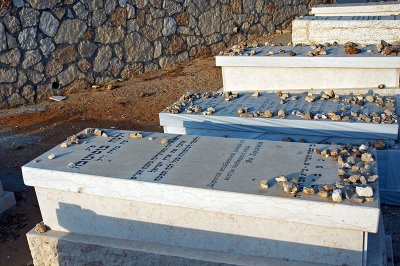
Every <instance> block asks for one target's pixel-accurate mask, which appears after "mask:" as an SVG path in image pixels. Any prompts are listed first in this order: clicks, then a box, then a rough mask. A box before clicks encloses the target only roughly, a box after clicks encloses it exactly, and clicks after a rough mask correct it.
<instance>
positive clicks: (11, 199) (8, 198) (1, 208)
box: [0, 191, 15, 214]
mask: <svg viewBox="0 0 400 266" xmlns="http://www.w3.org/2000/svg"><path fill="white" fill-rule="evenodd" d="M14 205H15V196H14V193H13V192H9V191H4V194H3V195H2V196H0V214H2V213H3V212H5V211H6V210H8V209H9V208H11V207H12V206H14Z"/></svg>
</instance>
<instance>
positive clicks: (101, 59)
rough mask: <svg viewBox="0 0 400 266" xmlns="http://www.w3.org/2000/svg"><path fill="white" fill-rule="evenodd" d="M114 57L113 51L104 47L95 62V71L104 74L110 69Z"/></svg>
mask: <svg viewBox="0 0 400 266" xmlns="http://www.w3.org/2000/svg"><path fill="white" fill-rule="evenodd" d="M111 57H112V49H111V48H110V47H109V46H102V47H101V48H100V49H99V51H98V53H97V56H96V58H95V59H94V62H93V71H95V72H102V71H104V70H106V69H107V68H108V65H109V64H110V61H111Z"/></svg>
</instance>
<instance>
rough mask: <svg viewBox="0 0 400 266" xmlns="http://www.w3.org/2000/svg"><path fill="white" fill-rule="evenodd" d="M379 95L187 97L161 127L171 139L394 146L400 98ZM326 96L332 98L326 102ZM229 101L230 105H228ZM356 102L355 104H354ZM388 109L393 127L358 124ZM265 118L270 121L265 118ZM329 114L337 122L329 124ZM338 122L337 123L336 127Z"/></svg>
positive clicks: (382, 123) (387, 123)
mask: <svg viewBox="0 0 400 266" xmlns="http://www.w3.org/2000/svg"><path fill="white" fill-rule="evenodd" d="M381 91H382V90H381ZM396 91H397V90H394V91H393V92H396ZM375 92H377V93H379V91H375ZM375 92H374V91H370V92H369V93H368V94H363V95H361V96H358V97H361V100H358V98H357V96H355V95H341V96H337V95H336V96H334V97H330V96H328V95H327V94H324V93H320V94H314V95H313V96H311V97H313V98H315V99H314V101H313V102H307V101H306V99H309V98H308V97H310V96H309V95H308V94H307V93H289V94H287V95H284V93H280V94H281V96H279V97H278V95H277V94H278V93H271V92H262V93H260V94H258V95H257V97H255V96H254V95H252V94H251V93H240V94H239V95H238V96H235V95H232V96H234V97H233V98H232V96H230V94H229V93H215V94H213V93H200V94H187V95H186V96H184V98H185V99H183V100H181V101H178V102H177V103H175V104H173V105H172V106H170V107H169V108H167V109H166V110H165V111H163V112H161V113H160V115H159V116H160V125H161V126H163V127H164V130H166V131H167V132H168V133H177V134H185V133H188V132H190V131H192V132H193V133H195V131H193V130H194V129H204V130H221V131H242V132H253V133H262V134H265V133H275V134H286V135H304V136H319V137H323V138H329V137H331V138H342V139H349V138H358V139H369V140H377V139H384V140H392V141H394V140H396V139H397V138H398V131H399V125H398V123H397V115H398V114H399V108H400V107H399V105H398V104H397V103H398V102H399V101H400V95H392V96H377V95H378V94H377V93H375ZM386 92H390V90H386ZM333 95H335V92H333ZM325 96H327V97H330V98H328V99H323V97H325ZM229 97H231V98H232V99H231V100H229V101H227V99H228V98H229ZM336 97H338V98H336ZM367 97H371V98H368V99H369V100H371V99H372V100H373V99H379V98H382V101H383V102H386V101H389V100H390V101H394V103H391V104H390V105H393V107H387V106H385V105H383V106H382V107H378V106H377V103H376V102H368V101H367V100H366V98H367ZM374 97H375V98H374ZM355 98H357V100H356V101H354V102H353V99H355ZM361 103H362V106H360V105H361ZM195 107H197V108H198V110H196V111H198V112H195V111H194V109H195ZM208 108H212V109H214V110H215V112H214V113H212V114H210V115H207V114H208V113H207V109H208ZM389 109H391V110H392V111H390V112H392V113H393V114H392V115H394V116H393V117H392V118H393V119H391V120H390V121H383V120H382V121H380V122H379V123H374V121H373V120H372V119H371V118H368V119H369V120H366V121H369V122H366V121H365V120H364V121H362V120H361V121H359V119H360V117H363V114H368V115H369V116H371V114H373V113H376V115H377V116H379V117H380V116H381V115H382V114H383V113H384V112H385V110H386V111H388V110H389ZM280 111H283V112H284V117H282V116H281V117H280V116H279V112H280ZM239 112H243V113H241V114H240V113H239ZM266 112H269V113H270V114H271V116H272V117H268V118H267V117H265V113H266ZM177 113H178V114H177ZM307 113H309V117H308V118H307V117H306V114H307ZM330 114H335V115H336V116H335V117H331V118H329V115H330ZM322 116H324V117H325V119H324V118H323V117H322ZM337 116H338V117H337ZM346 117H347V118H346ZM338 118H340V119H339V121H333V119H338ZM174 128H175V129H177V130H179V128H180V131H177V132H173V131H172V130H173V129H174ZM346 143H347V142H346Z"/></svg>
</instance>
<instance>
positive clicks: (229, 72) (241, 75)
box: [216, 45, 400, 92]
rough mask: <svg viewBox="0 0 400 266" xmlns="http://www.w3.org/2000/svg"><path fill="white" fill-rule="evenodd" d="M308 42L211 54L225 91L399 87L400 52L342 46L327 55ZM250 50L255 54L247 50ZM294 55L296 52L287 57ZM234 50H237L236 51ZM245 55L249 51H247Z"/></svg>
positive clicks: (374, 46)
mask: <svg viewBox="0 0 400 266" xmlns="http://www.w3.org/2000/svg"><path fill="white" fill-rule="evenodd" d="M312 48H313V47H311V46H259V47H256V48H253V47H252V48H250V47H246V48H245V49H240V48H238V49H237V50H240V51H237V52H238V53H235V52H231V53H230V54H231V55H233V56H229V55H227V54H226V55H219V56H216V65H217V66H221V67H222V78H223V86H224V87H223V90H224V91H275V90H296V91H302V92H303V91H310V90H313V89H351V90H353V89H361V88H377V87H378V86H379V85H381V84H384V85H385V86H386V87H399V85H400V84H399V78H400V75H399V68H400V57H399V56H385V55H382V54H380V53H379V51H377V47H376V45H366V46H365V47H360V48H359V49H360V50H361V53H359V54H352V55H348V54H345V48H344V47H343V46H342V45H338V46H329V47H327V48H326V55H317V56H311V53H314V52H315V51H314V50H313V49H312ZM252 53H254V55H251V54H252ZM293 53H294V54H295V56H291V55H293ZM239 54H242V56H240V55H239ZM246 55H248V56H246Z"/></svg>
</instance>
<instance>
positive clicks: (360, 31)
mask: <svg viewBox="0 0 400 266" xmlns="http://www.w3.org/2000/svg"><path fill="white" fill-rule="evenodd" d="M399 29H400V20H399V17H398V16H338V17H334V16H327V17H323V16H305V17H301V18H298V19H296V20H294V21H293V26H292V41H293V43H294V44H300V43H301V44H314V43H317V44H319V43H325V42H328V43H333V42H337V43H339V44H345V43H347V42H349V41H352V42H355V43H357V44H364V45H369V44H379V43H380V42H381V41H382V40H384V41H386V42H388V43H394V42H397V41H399V40H400V31H399Z"/></svg>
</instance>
